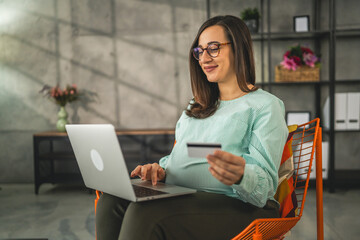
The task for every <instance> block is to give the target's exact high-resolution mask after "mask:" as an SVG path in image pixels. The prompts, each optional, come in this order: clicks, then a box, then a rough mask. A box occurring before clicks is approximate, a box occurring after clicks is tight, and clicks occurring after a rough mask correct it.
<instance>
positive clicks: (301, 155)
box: [95, 118, 324, 240]
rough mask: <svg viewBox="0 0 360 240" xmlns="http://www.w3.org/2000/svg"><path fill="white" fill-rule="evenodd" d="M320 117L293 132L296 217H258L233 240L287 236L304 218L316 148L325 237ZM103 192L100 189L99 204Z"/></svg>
mask: <svg viewBox="0 0 360 240" xmlns="http://www.w3.org/2000/svg"><path fill="white" fill-rule="evenodd" d="M319 123H320V119H319V118H316V119H314V120H312V121H310V122H308V123H304V124H302V125H299V126H298V127H297V131H296V132H294V133H293V135H292V142H291V145H292V154H293V160H294V176H293V178H294V179H293V180H294V181H293V188H294V190H295V193H296V197H297V202H298V206H300V208H299V209H298V211H296V214H295V215H296V216H295V217H287V218H267V219H265V218H264V219H256V220H254V221H253V222H252V223H251V224H250V225H249V226H248V227H247V228H246V229H244V230H243V231H242V232H241V233H240V234H239V235H237V236H236V237H234V238H233V239H232V240H240V239H241V240H243V239H245V240H246V239H249V240H250V239H254V240H265V239H283V238H284V235H285V234H286V233H287V232H289V231H290V229H291V228H293V227H294V226H295V225H296V223H297V222H298V221H299V220H300V218H301V216H302V213H303V209H304V204H305V199H306V194H307V189H308V184H309V178H310V172H311V166H312V162H313V159H314V153H315V149H316V209H317V239H319V240H323V239H324V231H323V229H324V228H323V196H322V192H323V183H322V152H321V143H322V130H321V127H320V126H319ZM100 194H101V192H99V191H96V196H97V198H96V199H95V214H96V205H97V201H98V199H99V196H100Z"/></svg>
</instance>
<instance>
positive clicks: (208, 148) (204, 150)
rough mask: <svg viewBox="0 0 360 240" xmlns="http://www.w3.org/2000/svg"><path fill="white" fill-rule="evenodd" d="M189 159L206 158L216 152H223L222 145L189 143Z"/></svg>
mask: <svg viewBox="0 0 360 240" xmlns="http://www.w3.org/2000/svg"><path fill="white" fill-rule="evenodd" d="M187 150H188V155H189V157H193V158H206V156H207V155H208V154H213V153H214V151H215V150H221V143H195V142H192V143H190V142H189V143H187Z"/></svg>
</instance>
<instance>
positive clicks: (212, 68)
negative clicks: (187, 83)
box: [204, 66, 218, 72]
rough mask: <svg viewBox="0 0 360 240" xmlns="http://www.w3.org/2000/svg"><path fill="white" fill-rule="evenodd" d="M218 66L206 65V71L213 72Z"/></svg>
mask: <svg viewBox="0 0 360 240" xmlns="http://www.w3.org/2000/svg"><path fill="white" fill-rule="evenodd" d="M217 67H218V66H207V67H204V70H205V72H212V71H214V70H215V68H217Z"/></svg>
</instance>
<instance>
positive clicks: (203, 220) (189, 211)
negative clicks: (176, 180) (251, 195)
mask: <svg viewBox="0 0 360 240" xmlns="http://www.w3.org/2000/svg"><path fill="white" fill-rule="evenodd" d="M278 216H279V215H278V208H277V206H276V205H274V206H273V207H271V206H270V207H267V208H257V207H255V206H253V205H251V204H247V203H244V202H242V201H240V200H238V199H235V198H230V197H227V196H225V195H221V194H214V193H205V192H198V193H196V194H191V195H186V196H181V197H174V198H166V199H159V200H155V201H147V202H140V203H131V204H130V205H129V207H128V208H127V211H126V213H125V216H124V220H123V223H122V227H121V232H120V238H119V239H121V240H125V239H127V240H132V239H171V240H176V239H181V240H183V239H216V240H218V239H230V238H231V237H234V236H235V235H237V234H238V233H239V232H241V231H242V230H243V229H244V228H245V227H246V226H247V225H248V224H249V223H250V222H252V221H253V220H254V219H256V218H271V217H278Z"/></svg>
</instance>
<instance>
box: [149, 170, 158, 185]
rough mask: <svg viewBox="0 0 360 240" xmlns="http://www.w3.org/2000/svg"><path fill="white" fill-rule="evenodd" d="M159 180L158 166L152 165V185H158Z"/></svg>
mask: <svg viewBox="0 0 360 240" xmlns="http://www.w3.org/2000/svg"><path fill="white" fill-rule="evenodd" d="M157 181H158V168H157V167H156V166H151V182H152V185H156V183H157Z"/></svg>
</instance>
